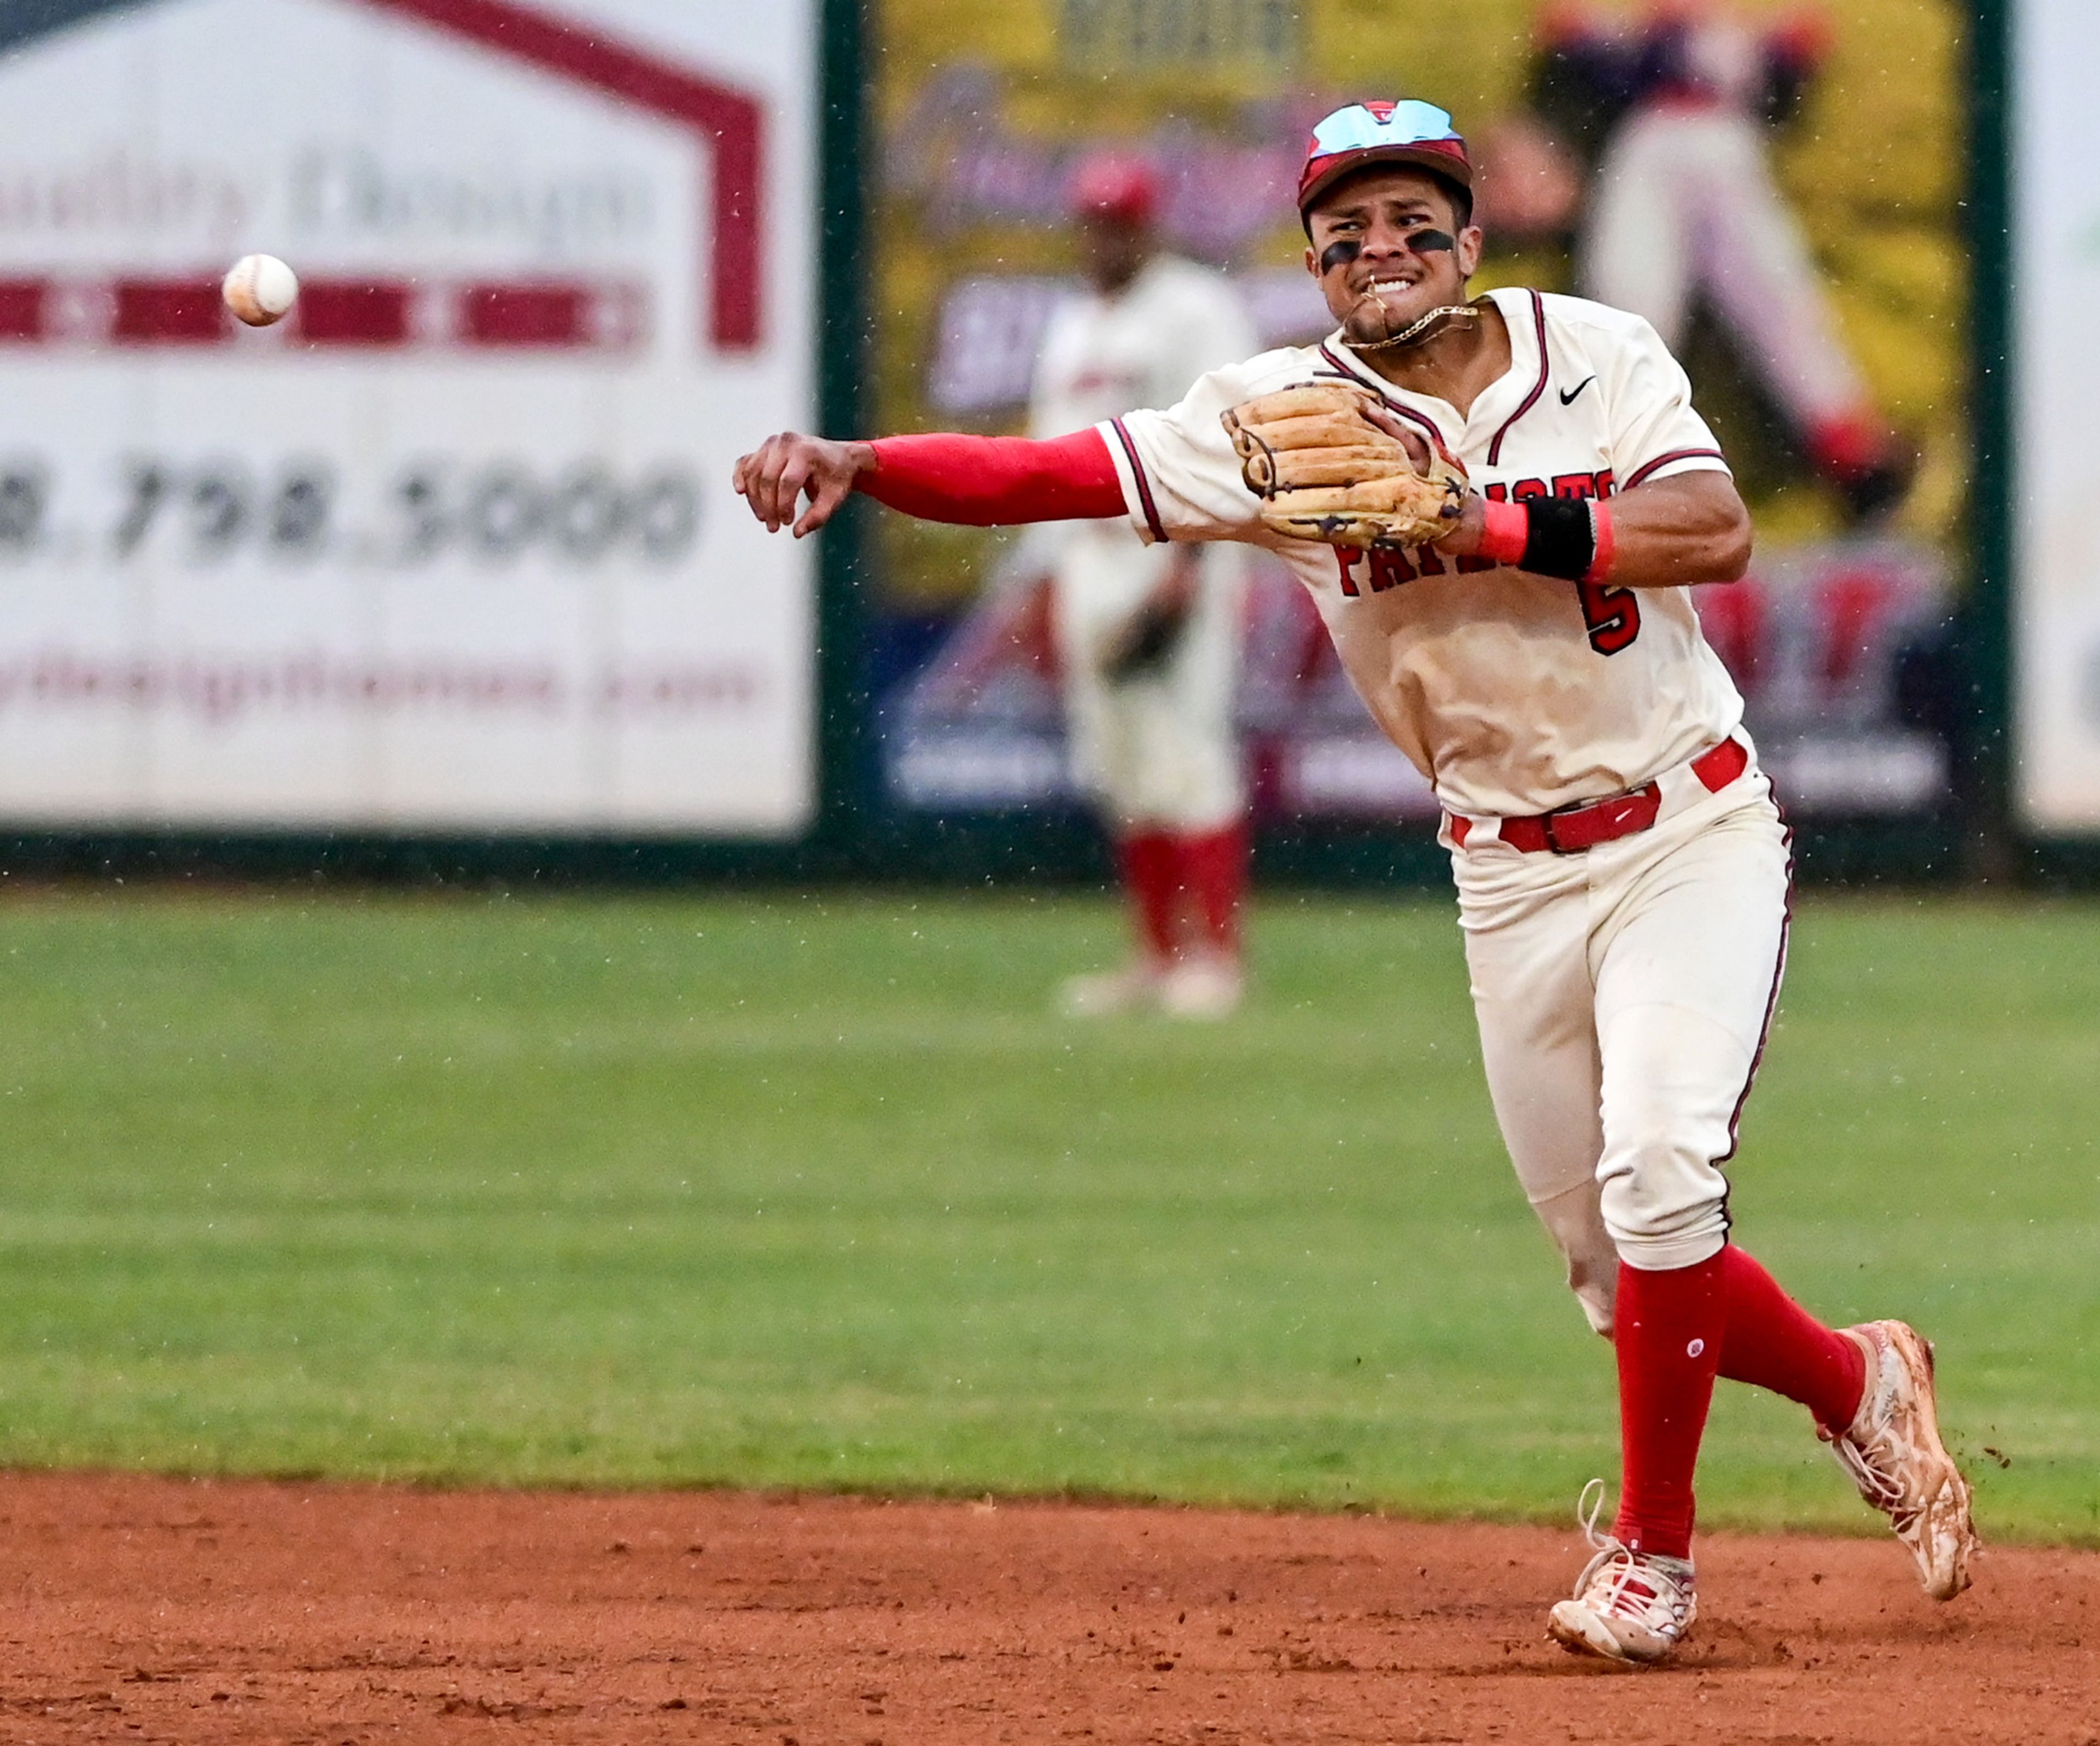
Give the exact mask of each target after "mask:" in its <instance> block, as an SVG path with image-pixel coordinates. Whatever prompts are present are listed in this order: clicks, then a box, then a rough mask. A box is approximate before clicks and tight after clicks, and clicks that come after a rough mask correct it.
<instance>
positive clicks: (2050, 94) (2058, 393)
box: [2012, 0, 2100, 830]
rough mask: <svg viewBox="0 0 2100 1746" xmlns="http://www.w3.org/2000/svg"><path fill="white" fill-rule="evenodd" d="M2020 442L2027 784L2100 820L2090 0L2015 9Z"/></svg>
mask: <svg viewBox="0 0 2100 1746" xmlns="http://www.w3.org/2000/svg"><path fill="white" fill-rule="evenodd" d="M2016 19H2017V29H2018V46H2017V48H2016V51H2015V57H2016V58H2015V61H2014V86H2015V89H2016V91H2017V92H2018V99H2017V104H2016V109H2015V121H2014V126H2015V132H2014V140H2015V144H2014V153H2013V174H2012V182H2013V188H2014V226H2013V233H2014V256H2013V283H2014V290H2015V296H2016V299H2017V301H2016V304H2015V335H2016V340H2015V343H2016V346H2017V349H2018V358H2019V365H2018V374H2017V377H2016V409H2015V413H2014V425H2013V436H2014V454H2015V455H2016V457H2017V459H2018V480H2019V497H2018V510H2017V514H2018V552H2019V560H2018V565H2019V567H2018V575H2017V577H2016V578H2015V585H2014V586H2015V595H2014V599H2015V606H2014V614H2015V630H2014V637H2015V643H2014V649H2015V656H2014V680H2015V683H2014V698H2015V700H2016V701H2015V705H2014V708H2015V713H2016V724H2017V725H2016V731H2017V740H2016V746H2017V752H2018V793H2019V797H2020V803H2021V807H2022V809H2023V812H2024V814H2025V816H2026V819H2027V822H2028V823H2029V824H2032V825H2033V826H2035V827H2036V828H2037V829H2042V830H2089V829H2095V828H2100V539H2096V538H2095V537H2094V531H2093V530H2094V519H2093V518H2094V515H2095V514H2096V512H2100V103H2096V102H2095V101H2094V100H2093V93H2094V92H2095V91H2100V29H2095V28H2094V23H2095V19H2094V11H2093V0H2019V4H2018V7H2017V8H2016Z"/></svg>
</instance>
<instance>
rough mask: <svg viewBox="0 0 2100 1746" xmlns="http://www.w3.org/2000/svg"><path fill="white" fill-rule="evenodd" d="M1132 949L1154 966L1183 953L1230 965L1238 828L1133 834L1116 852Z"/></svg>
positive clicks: (1240, 844)
mask: <svg viewBox="0 0 2100 1746" xmlns="http://www.w3.org/2000/svg"><path fill="white" fill-rule="evenodd" d="M1117 851H1118V855H1117V859H1118V862H1119V863H1120V867H1121V871H1122V874H1123V889H1124V891H1125V892H1126V893H1127V895H1128V897H1129V900H1130V906H1131V913H1132V919H1133V921H1134V922H1135V923H1136V929H1137V937H1138V943H1139V946H1140V949H1141V950H1142V952H1143V953H1144V955H1145V957H1147V958H1148V959H1149V960H1151V961H1153V962H1154V963H1156V964H1162V965H1163V964H1171V963H1172V962H1173V961H1175V960H1176V958H1179V957H1185V956H1187V955H1189V953H1191V952H1198V951H1200V952H1207V953H1215V954H1216V955H1217V956H1219V957H1232V958H1236V957H1238V955H1239V947H1240V906H1241V902H1242V898H1243V896H1244V895H1245V893H1246V857H1247V845H1246V826H1245V825H1244V824H1239V823H1237V822H1234V823H1233V824H1227V825H1224V826H1223V827H1221V828H1220V829H1216V830H1210V831H1199V832H1182V831H1168V830H1133V831H1127V832H1126V833H1124V834H1123V837H1122V838H1121V839H1120V840H1119V841H1118V844H1117Z"/></svg>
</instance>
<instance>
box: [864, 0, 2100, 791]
mask: <svg viewBox="0 0 2100 1746" xmlns="http://www.w3.org/2000/svg"><path fill="white" fill-rule="evenodd" d="M2061 4H2062V10H2063V15H2064V18H2065V20H2066V21H2067V22H2066V26H2065V28H2066V29H2070V28H2071V27H2070V24H2069V20H2070V19H2071V15H2072V14H2073V12H2075V11H2079V10H2080V9H2081V5H2083V4H2084V0H2080V3H2074V0H2061ZM2086 9H2089V7H2086ZM1366 17H1367V14H1366V13H1365V11H1364V9H1363V8H1362V7H1361V6H1359V5H1355V4H1352V3H1349V0H1303V3H1299V4H1292V5H1285V4H1282V3H1273V4H1271V3H1266V0H1172V3H1171V4H1169V3H1167V0H1012V3H1011V4H1008V5H1004V6H999V7H986V6H982V5H975V4H970V3H968V0H883V3H882V4H880V6H879V7H877V9H876V18H877V20H878V27H879V32H878V49H879V52H878V55H877V57H876V69H877V87H876V89H877V95H878V99H879V103H878V108H879V113H880V122H881V131H882V140H883V157H882V179H881V184H880V206H879V215H880V221H879V223H878V226H877V230H876V235H877V239H878V241H877V256H876V290H877V295H876V308H877V311H878V324H877V329H876V359H877V374H876V385H875V386H876V393H875V396H874V398H875V401H876V419H875V422H876V423H877V424H878V425H879V426H880V427H882V428H884V429H899V428H902V429H911V428H920V429H924V428H954V427H957V426H962V427H968V428H973V429H980V430H1011V429H1017V428H1019V427H1021V424H1022V422H1023V419H1024V403H1025V400H1026V396H1027V392H1028V388H1029V382H1030V371H1031V368H1032V365H1033V364H1034V360H1035V355H1036V351H1037V349H1038V344H1039V338H1040V336H1041V334H1042V333H1043V329H1044V325H1045V322H1046V320H1047V319H1048V314H1049V312H1051V311H1052V309H1053V308H1054V307H1056V306H1057V303H1058V301H1059V299H1061V298H1068V297H1071V296H1073V295H1075V294H1078V291H1079V285H1080V281H1079V276H1078V271H1077V269H1078V267H1079V259H1078V253H1077V250H1076V249H1075V247H1074V232H1073V227H1072V225H1071V223H1070V218H1069V213H1068V202H1067V190H1068V188H1069V186H1070V180H1071V178H1072V175H1073V170H1074V166H1075V165H1077V164H1078V163H1079V162H1080V161H1082V160H1083V158H1084V157H1086V155H1087V153H1088V152H1090V151H1092V150H1095V149H1098V148H1102V147H1113V148H1115V149H1117V150H1118V151H1121V152H1134V153H1137V154H1140V155H1141V156H1143V157H1145V158H1147V159H1149V161H1150V162H1151V163H1152V164H1153V166H1154V167H1155V169H1156V170H1157V171H1158V175H1159V178H1160V180H1161V183H1162V188H1163V198H1162V210H1161V213H1160V217H1159V227H1158V228H1159V232H1160V236H1161V241H1162V245H1164V246H1165V247H1167V248H1168V249H1171V250H1174V251H1175V252H1177V253H1179V254H1182V255H1184V256H1185V257H1187V258H1189V259H1193V260H1196V261H1198V262H1202V263H1207V264H1208V265H1210V266H1211V267H1215V269H1216V270H1217V271H1218V272H1220V274H1222V275H1224V276H1225V277H1226V278H1227V279H1228V280H1229V282H1230V283H1231V284H1232V285H1233V287H1234V288H1236V290H1237V292H1238V294H1240V296H1241V297H1242V299H1243V300H1244V301H1245V303H1246V306H1247V309H1248V313H1249V315H1250V316H1251V319H1252V323H1253V325H1254V327H1255V329H1256V330H1257V332H1258V333H1259V334H1260V335H1261V336H1262V337H1263V339H1264V342H1265V343H1270V344H1282V343H1304V341H1306V340H1308V339H1311V338H1317V337H1318V336H1320V335H1321V334H1323V333H1325V332H1326V330H1327V329H1329V327H1330V325H1331V323H1330V318H1329V317H1328V316H1327V314H1326V309H1325V307H1324V306H1323V305H1322V303H1321V300H1320V298H1319V297H1318V296H1317V294H1316V292H1315V290H1314V288H1313V287H1312V285H1311V283H1310V282H1309V281H1308V278H1307V276H1306V275H1305V273H1304V269H1303V267H1302V265H1301V264H1300V256H1301V254H1302V251H1303V250H1304V236H1302V234H1301V233H1300V232H1299V228H1298V224H1297V222H1296V218H1295V210H1294V207H1293V202H1292V192H1293V190H1294V188H1295V183H1296V179H1297V175H1298V172H1299V166H1300V164H1301V161H1302V155H1303V152H1304V141H1305V138H1306V135H1307V133H1308V130H1309V129H1310V126H1311V124H1312V122H1313V121H1314V120H1315V119H1317V117H1319V116H1320V115H1321V114H1322V113H1325V111H1326V109H1327V108H1330V107H1331V106H1332V105H1333V104H1335V103H1337V102H1339V101H1343V100H1347V99H1352V98H1360V97H1363V96H1366V95H1384V96H1402V95H1410V96H1416V97H1423V98H1427V99H1431V100H1432V101H1435V102H1437V103H1440V104H1444V105H1445V106H1447V107H1448V108H1450V109H1451V111H1452V112H1453V113H1454V116H1455V117H1456V118H1457V120H1458V123H1459V125H1460V126H1461V127H1462V129H1463V130H1465V131H1466V133H1467V135H1468V136H1469V138H1470V139H1471V142H1472V144H1473V145H1474V147H1475V149H1476V156H1477V157H1478V159H1479V161H1480V164H1481V166H1482V169H1481V179H1480V197H1481V199H1480V213H1481V216H1482V219H1483V222H1484V223H1485V228H1486V231H1487V235H1488V241H1489V255H1488V259H1487V261H1486V263H1485V269H1484V272H1483V274H1482V276H1481V278H1480V281H1477V282H1478V284H1479V285H1481V286H1483V287H1485V286H1488V285H1508V284H1529V285H1537V286H1539V287H1541V288H1542V289H1544V290H1560V291H1581V292H1587V293H1589V294H1592V295H1595V296H1598V297H1600V298H1603V299H1604V301H1607V302H1612V303H1620V304H1621V305H1623V306H1624V307H1632V308H1635V309H1637V310H1638V311H1639V312H1640V313H1642V314H1643V315H1646V316H1648V317H1649V319H1651V320H1653V321H1654V322H1655V323H1656V325H1657V327H1658V328H1659V329H1662V330H1663V332H1664V334H1665V338H1667V339H1668V340H1669V342H1670V344H1671V345H1672V347H1673V348H1674V349H1675V350H1676V351H1678V353H1679V356H1681V357H1683V360H1685V362H1686V365H1687V368H1688V369H1689V370H1690V372H1691V374H1692V380H1693V384H1694V388H1695V391H1696V395H1697V396H1698V400H1699V403H1700V404H1701V409H1703V410H1704V411H1705V413H1707V415H1708V417H1709V418H1710V420H1711V421H1712V422H1713V423H1714V426H1715V427H1716V429H1717V431H1718V432H1719V433H1720V435H1721V438H1722V440H1723V443H1724V444H1725V445H1726V446H1727V450H1728V453H1729V457H1730V459H1731V462H1732V464H1733V465H1734V466H1735V469H1736V478H1737V480H1738V483H1739V484H1740V486H1741V487H1742V489H1743V492H1744V495H1745V498H1746V499H1747V500H1748V502H1749V505H1750V508H1751V512H1752V514H1753V516H1754V519H1755V520H1756V523H1757V529H1758V556H1757V559H1756V562H1755V564H1754V568H1753V570H1752V572H1751V575H1750V577H1749V578H1748V579H1747V580H1746V581H1743V582H1740V583H1736V584H1732V585H1729V586H1726V587H1714V588H1705V589H1701V590H1698V591H1697V594H1696V596H1695V599H1696V602H1697V603H1698V607H1699V609H1700V611H1701V616H1702V617H1703V618H1704V620H1705V624H1706V626H1707V630H1708V634H1709V636H1710V639H1711V640H1712V641H1713V642H1714V645H1715V647H1716V648H1717V649H1718V651H1719V652H1720V653H1721V655H1722V657H1723V660H1724V661H1727V664H1728V665H1729V667H1730V670H1731V671H1732V673H1733V674H1734V675H1735V677H1736V682H1737V683H1738V684H1739V685H1740V687H1741V688H1742V690H1743V692H1744V694H1745V699H1746V702H1747V705H1748V709H1749V724H1750V727H1751V728H1752V731H1753V732H1754V733H1755V735H1756V736H1757V740H1758V749H1759V751H1760V754H1761V755H1762V758H1763V759H1764V761H1765V762H1766V763H1767V766H1768V767H1770V768H1771V771H1772V772H1773V774H1774V776H1775V778H1776V780H1777V782H1778V784H1779V785H1780V789H1781V791H1782V793H1783V794H1784V795H1785V798H1786V799H1787V801H1788V803H1789V807H1790V808H1791V809H1792V810H1793V811H1796V812H1797V813H1800V814H1803V815H1809V816H1823V817H1826V818H1829V817H1840V818H1842V817H1855V818H1887V817H1892V816H1894V817H1901V816H1913V817H1915V816H1925V815H1931V814H1935V813H1940V812H1944V811H1947V810H1948V809H1950V808H1951V807H1952V806H1953V805H1954V803H1955V789H1954V780H1953V777H1954V765H1953V759H1952V754H1951V743H1950V737H1949V736H1950V732H1951V731H1952V723H1953V721H1954V720H1955V718H1956V717H1957V714H1958V712H1959V709H1960V708H1961V697H1960V692H1959V680H1958V678H1957V665H1958V664H1957V662H1956V661H1955V660H1954V659H1953V658H1952V642H1951V637H1950V633H1949V628H1948V627H1949V621H1950V617H1951V614H1952V608H1953V605H1954V603H1955V601H1956V599H1957V595H1958V591H1959V590H1960V588H1961V586H1962V581H1963V578H1962V577H1961V574H1960V573H1959V568H1958V559H1959V555H1960V546H1959V544H1958V541H1959V538H1960V533H1961V528H1962V527H1963V526H1964V524H1965V514H1966V509H1965V505H1966V498H1967V480H1966V472H1965V470H1966V466H1967V457H1968V432H1969V430H1970V420H1969V418H1967V415H1966V406H1967V387H1968V384H1967V373H1968V368H1969V360H1968V356H1967V350H1966V342H1965V335H1966V332H1967V326H1966V322H1965V317H1964V311H1963V303H1964V297H1965V281H1966V276H1967V263H1966V259H1965V251H1964V249H1963V245H1962V241H1961V225H1960V219H1959V213H1958V203H1959V197H1960V193H1961V185H1962V183H1961V164H1962V153H1963V144H1962V128H1963V124H1962V113H1961V97H1960V84H1959V77H1958V66H1959V59H1958V43H1959V30H1960V24H1961V7H1960V6H1959V5H1958V4H1957V0H1848V3H1847V4H1846V5H1845V6H1843V7H1824V8H1822V9H1820V11H1819V10H1817V9H1813V8H1804V7H1800V6H1798V5H1797V4H1793V3H1791V0H1712V3H1711V4H1708V5H1703V6H1701V7H1693V8H1687V7H1682V6H1677V5H1673V4H1670V3H1668V0H1590V3H1586V4H1581V5H1574V6H1570V5H1566V4H1561V3H1556V0H1476V4H1474V5H1472V6H1471V7H1468V8H1467V9H1466V11H1465V12H1464V14H1463V15H1462V16H1459V15H1453V16H1450V17H1445V18H1441V19H1440V20H1439V24H1438V28H1437V29H1435V30H1433V31H1429V32H1427V33H1423V32H1412V33H1410V32H1407V31H1401V30H1381V29H1367V28H1366V25H1365V20H1366ZM2096 155H2100V154H2096ZM2089 161H2090V157H2089ZM1607 215H1608V216H1607ZM1607 239H1608V240H1607ZM2089 404H2096V405H2100V393H2090V394H2089ZM877 550H878V553H879V555H880V576H881V582H882V596H881V602H880V604H881V605H882V606H883V607H884V608H885V609H886V610H885V612H884V613H882V614H880V615H879V617H878V624H879V637H878V660H877V661H876V679H877V690H878V693H879V696H880V736H881V742H882V746H883V754H884V770H885V778H886V783H887V793H888V797H889V800H890V801H891V802H893V804H895V805H898V806H900V807H904V808H906V809H910V810H917V811H932V812H969V811H999V810H1006V809H1012V808H1022V807H1033V806H1039V805H1044V804H1048V805H1053V806H1055V805H1061V804H1064V803H1066V802H1070V801H1071V800H1073V799H1074V798H1075V797H1074V793H1073V789H1072V787H1071V784H1070V780H1069V777H1068V776H1067V774H1066V771H1065V760H1064V756H1063V749H1062V742H1061V706H1060V701H1059V695H1058V686H1057V650H1056V648H1054V646H1052V645H1051V644H1050V643H1048V642H1047V641H1046V639H1045V638H1044V637H1043V635H1042V634H1040V633H1041V631H1042V628H1043V625H1044V624H1045V622H1046V619H1045V615H1044V614H1043V612H1042V611H1041V610H1040V607H1039V603H1031V599H1030V590H1039V589H1040V586H1041V580H1040V578H1039V577H1031V576H1030V574H1029V573H1028V571H1029V568H1030V557H1029V548H1028V547H1027V546H1026V544H1025V543H1020V544H1017V543H1016V542H1014V541H1011V540H1009V539H1008V538H1006V537H1004V536H1001V535H998V534H994V533H982V532H979V531H977V530H973V529H957V528H941V527H933V526H929V525H927V524H915V523H912V522H910V521H908V520H907V519H904V518H902V517H898V516H889V515H885V516H883V517H881V518H880V521H879V524H878V528H877ZM885 626H886V627H888V628H887V629H886V630H885V629H883V628H882V627H885ZM1246 634H1247V640H1246V660H1245V662H1244V664H1243V667H1242V683H1241V690H1240V710H1239V714H1240V719H1241V723H1242V728H1243V730H1244V739H1245V745H1246V758H1247V774H1248V777H1249V780H1250V785H1251V789H1252V791H1253V793H1254V794H1255V802H1256V808H1257V811H1258V813H1259V814H1260V816H1263V817H1264V818H1265V819H1267V820H1271V821H1275V822H1283V821H1290V820H1308V819H1312V820H1317V819H1320V818H1323V817H1325V818H1334V819H1349V820H1366V819H1370V820H1377V819H1399V820H1418V821H1419V822H1420V823H1421V824H1422V825H1423V827H1424V828H1426V827H1427V825H1428V824H1429V823H1430V822H1431V821H1432V820H1434V819H1435V817H1436V811H1437V809H1436V803H1435V801H1434V798H1433V797H1432V795H1431V793H1429V790H1428V789H1427V785H1426V784H1425V783H1424V782H1423V780H1422V779H1421V777H1420V776H1418V774H1417V773H1416V772H1414V771H1413V770H1412V769H1411V768H1410V767H1408V766H1407V765H1406V764H1405V762H1403V760H1402V759H1401V757H1400V755H1399V754H1397V753H1396V752H1395V751H1393V750H1392V748H1391V747H1390V746H1389V745H1387V744H1386V742H1385V741H1384V740H1383V739H1382V738H1381V737H1380V736H1379V735H1378V733H1377V732H1376V730H1375V729H1374V727H1373V726H1372V724H1371V723H1370V719H1369V717H1368V716H1367V714H1365V711H1364V709H1363V708H1362V706H1361V704H1360V703H1359V702H1358V701H1357V700H1356V699H1355V698H1354V697H1353V696H1352V694H1351V693H1350V692H1349V689H1348V684H1347V682H1346V680H1345V679H1344V678H1343V675H1342V674H1341V672H1340V670H1339V667H1338V665H1336V664H1335V661H1334V658H1333V656H1332V652H1331V650H1330V649H1329V648H1328V647H1327V645H1326V642H1325V640H1324V639H1323V638H1322V637H1321V634H1320V633H1319V630H1318V626H1317V622H1316V621H1315V620H1314V618H1313V615H1312V612H1311V610H1310V608H1309V605H1308V602H1307V601H1306V599H1304V594H1303V590H1301V589H1300V588H1299V586H1297V585H1296V584H1295V582H1293V581H1291V580H1290V577H1288V576H1287V575H1286V574H1285V573H1283V572H1282V571H1281V570H1280V569H1279V568H1277V567H1275V566H1273V565H1268V564H1259V565H1257V567H1256V574H1255V578H1254V584H1253V586H1252V589H1251V594H1250V599H1249V605H1248V617H1247V624H1246ZM884 636H886V637H887V641H886V642H885V641H884V640H882V639H883V637H884Z"/></svg>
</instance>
